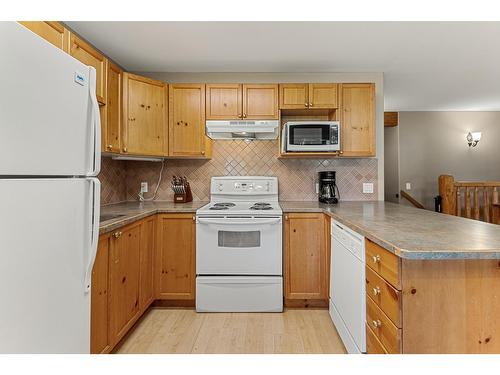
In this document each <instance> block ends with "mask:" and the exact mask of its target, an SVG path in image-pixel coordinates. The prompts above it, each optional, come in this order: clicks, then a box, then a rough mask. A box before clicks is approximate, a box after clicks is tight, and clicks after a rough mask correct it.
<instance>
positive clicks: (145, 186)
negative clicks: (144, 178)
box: [141, 182, 148, 193]
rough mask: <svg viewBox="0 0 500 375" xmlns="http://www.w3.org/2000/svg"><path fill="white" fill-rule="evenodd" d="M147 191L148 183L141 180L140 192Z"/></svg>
mask: <svg viewBox="0 0 500 375" xmlns="http://www.w3.org/2000/svg"><path fill="white" fill-rule="evenodd" d="M147 192H148V183H147V182H141V193H147Z"/></svg>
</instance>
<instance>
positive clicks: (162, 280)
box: [155, 214, 196, 302]
mask: <svg viewBox="0 0 500 375" xmlns="http://www.w3.org/2000/svg"><path fill="white" fill-rule="evenodd" d="M195 233H196V225H195V217H194V215H193V214H160V215H159V218H158V236H157V239H158V245H157V254H156V261H155V266H156V268H155V277H156V279H155V288H156V298H157V299H160V300H192V301H193V302H194V299H195V278H196V263H195V245H196V237H195Z"/></svg>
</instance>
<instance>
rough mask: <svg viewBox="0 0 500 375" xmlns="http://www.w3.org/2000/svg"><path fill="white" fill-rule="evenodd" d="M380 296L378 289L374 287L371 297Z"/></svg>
mask: <svg viewBox="0 0 500 375" xmlns="http://www.w3.org/2000/svg"><path fill="white" fill-rule="evenodd" d="M379 294H380V287H378V286H376V287H375V288H373V295H374V296H378V295H379Z"/></svg>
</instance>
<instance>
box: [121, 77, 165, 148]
mask: <svg viewBox="0 0 500 375" xmlns="http://www.w3.org/2000/svg"><path fill="white" fill-rule="evenodd" d="M166 91H167V87H166V85H165V84H164V83H163V82H160V81H155V80H153V79H150V78H146V77H141V76H138V75H135V74H131V73H123V127H122V129H123V137H122V138H123V144H122V152H123V153H128V154H135V155H151V156H164V155H166V154H167V144H168V143H167V139H166V138H167V131H166V127H167V102H166V97H167V93H166Z"/></svg>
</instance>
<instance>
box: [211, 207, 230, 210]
mask: <svg viewBox="0 0 500 375" xmlns="http://www.w3.org/2000/svg"><path fill="white" fill-rule="evenodd" d="M209 210H217V211H218V210H229V207H227V206H212V207H210V208H209Z"/></svg>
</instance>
